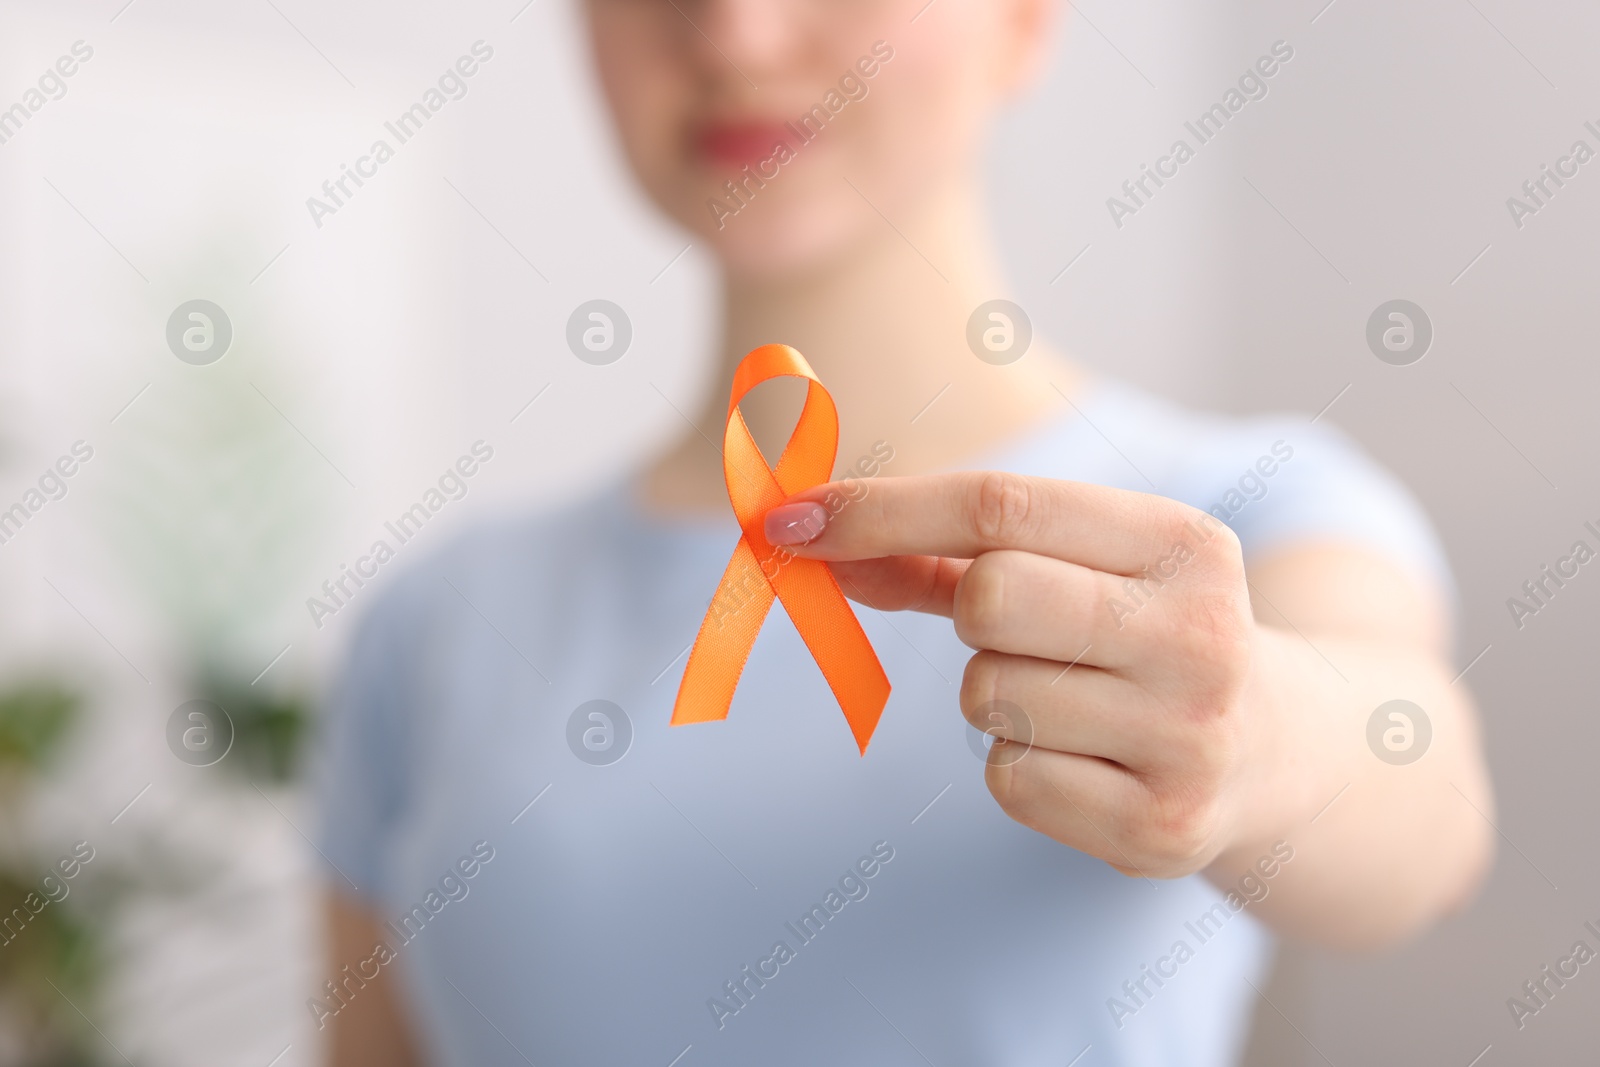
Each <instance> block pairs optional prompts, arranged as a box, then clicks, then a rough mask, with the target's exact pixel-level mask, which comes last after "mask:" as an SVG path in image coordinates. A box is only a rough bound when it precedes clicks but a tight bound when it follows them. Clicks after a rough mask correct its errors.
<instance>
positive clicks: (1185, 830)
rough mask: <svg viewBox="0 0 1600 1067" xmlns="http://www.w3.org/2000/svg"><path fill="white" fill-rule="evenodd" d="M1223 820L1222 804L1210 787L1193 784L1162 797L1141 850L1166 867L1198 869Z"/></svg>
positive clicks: (1187, 869) (1156, 805) (1157, 863)
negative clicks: (1199, 786)
mask: <svg viewBox="0 0 1600 1067" xmlns="http://www.w3.org/2000/svg"><path fill="white" fill-rule="evenodd" d="M1219 820H1220V805H1219V804H1218V803H1217V802H1216V799H1215V797H1214V796H1213V795H1212V794H1211V792H1210V791H1207V790H1202V789H1198V788H1192V789H1188V790H1184V791H1182V792H1178V793H1174V794H1169V795H1167V796H1165V797H1158V798H1157V799H1156V802H1155V805H1154V808H1153V811H1152V815H1151V818H1150V819H1149V820H1148V822H1147V823H1146V825H1145V827H1144V832H1143V833H1142V834H1141V835H1140V836H1141V838H1142V840H1141V841H1140V842H1139V845H1140V849H1139V851H1140V852H1142V853H1143V854H1145V855H1147V856H1148V857H1150V860H1151V863H1152V865H1153V866H1156V867H1158V868H1160V869H1162V870H1165V871H1184V872H1187V871H1192V870H1196V869H1198V868H1199V867H1200V866H1202V865H1203V864H1204V862H1205V861H1206V860H1207V858H1208V854H1209V853H1210V851H1211V849H1212V842H1214V841H1215V840H1216V839H1217V826H1218V822H1219Z"/></svg>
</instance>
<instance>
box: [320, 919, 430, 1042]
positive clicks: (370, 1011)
mask: <svg viewBox="0 0 1600 1067" xmlns="http://www.w3.org/2000/svg"><path fill="white" fill-rule="evenodd" d="M325 913H326V916H327V923H328V960H327V969H328V973H329V974H330V975H339V974H341V973H342V971H343V969H344V968H345V967H346V966H347V965H348V966H350V967H352V969H353V968H354V967H355V964H356V963H357V962H358V961H361V960H366V959H369V958H370V957H371V956H372V954H373V947H374V946H375V945H377V944H378V943H379V942H380V941H384V940H385V938H384V936H383V932H382V923H381V921H380V920H379V919H378V918H377V917H375V916H374V915H373V913H372V912H371V911H370V910H369V909H368V908H367V906H366V905H365V904H364V903H362V902H361V901H360V900H358V899H356V898H355V897H353V896H352V895H351V894H349V893H346V892H342V891H341V890H339V889H337V888H330V889H329V890H328V891H327V894H326V909H325ZM400 966H403V961H401V960H394V961H392V962H390V963H389V964H387V965H385V966H384V967H382V968H381V970H380V971H379V973H378V976H377V977H376V978H374V979H372V980H370V981H367V982H366V984H365V985H364V986H362V987H361V988H360V989H358V990H356V991H355V992H354V994H353V995H350V996H348V997H347V998H346V1002H345V1004H344V1005H343V1007H341V1008H340V1009H339V1011H338V1013H337V1014H335V1015H332V1016H329V1017H328V1018H326V1019H325V1022H326V1032H327V1033H328V1034H329V1043H328V1063H329V1064H330V1065H331V1067H420V1065H421V1063H422V1060H421V1058H420V1056H419V1055H418V1054H417V1048H416V1044H415V1043H414V1041H413V1039H412V1036H411V1031H410V1028H409V1027H408V1025H407V1024H406V1019H405V1015H404V1013H403V1012H402V1011H401V1007H400V990H399V989H398V988H397V985H396V983H397V981H398V980H397V978H396V977H395V968H396V967H400Z"/></svg>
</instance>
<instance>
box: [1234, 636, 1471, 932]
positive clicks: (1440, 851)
mask: <svg viewBox="0 0 1600 1067" xmlns="http://www.w3.org/2000/svg"><path fill="white" fill-rule="evenodd" d="M1260 631H1261V632H1260V635H1259V637H1260V641H1259V645H1258V654H1257V662H1256V665H1255V670H1254V671H1253V675H1254V677H1253V681H1252V693H1251V697H1250V699H1252V700H1258V701H1261V702H1263V708H1262V710H1263V712H1264V714H1263V715H1262V716H1261V718H1260V721H1263V722H1267V723H1271V724H1273V725H1272V727H1271V728H1270V729H1269V730H1266V731H1263V735H1262V736H1261V737H1260V738H1259V739H1258V741H1259V743H1258V744H1256V745H1255V746H1254V750H1253V751H1252V753H1251V755H1250V761H1251V764H1252V766H1249V767H1241V774H1242V775H1244V776H1245V780H1247V781H1249V783H1250V784H1249V786H1248V787H1246V788H1245V789H1243V790H1241V796H1240V803H1239V805H1238V807H1237V809H1236V810H1235V811H1234V812H1233V813H1232V814H1233V819H1234V823H1235V831H1234V841H1233V843H1232V844H1231V845H1230V846H1229V847H1227V848H1226V849H1225V851H1224V852H1223V854H1222V855H1220V856H1219V857H1218V858H1217V859H1216V860H1215V861H1213V862H1212V864H1211V865H1210V866H1209V867H1208V868H1207V872H1206V873H1207V875H1208V876H1209V877H1210V878H1211V879H1212V880H1213V881H1214V882H1216V883H1217V884H1218V885H1219V886H1232V885H1235V884H1237V882H1238V880H1239V878H1240V877H1241V875H1242V874H1243V873H1244V872H1245V871H1246V870H1248V869H1249V868H1251V867H1252V866H1254V865H1255V864H1256V863H1257V861H1258V860H1259V859H1260V858H1261V857H1262V856H1265V855H1268V854H1270V853H1271V850H1272V846H1273V844H1274V842H1276V841H1279V840H1282V841H1286V842H1288V843H1289V845H1290V846H1292V847H1293V848H1294V859H1293V861H1292V862H1290V863H1287V864H1284V865H1282V866H1281V869H1279V870H1278V871H1277V872H1276V874H1275V876H1274V877H1273V878H1272V879H1271V880H1270V881H1269V882H1267V883H1266V884H1267V886H1268V890H1269V891H1268V894H1267V896H1266V897H1265V898H1263V899H1262V900H1261V901H1260V902H1259V903H1257V904H1254V905H1252V906H1251V910H1252V911H1253V912H1255V913H1256V914H1257V915H1258V916H1259V917H1260V918H1262V919H1263V920H1264V921H1266V922H1267V923H1268V924H1269V925H1271V926H1272V927H1274V928H1275V929H1277V930H1278V931H1279V932H1281V933H1283V934H1285V935H1287V936H1292V937H1299V938H1305V939H1307V940H1312V941H1316V942H1320V943H1323V944H1330V945H1336V946H1340V947H1347V948H1365V947H1372V946H1376V945H1381V944H1384V943H1387V942H1390V941H1393V940H1396V939H1398V938H1401V937H1404V936H1406V935H1408V934H1410V933H1412V932H1414V931H1415V930H1417V929H1418V928H1420V927H1422V926H1424V925H1426V924H1427V923H1429V922H1430V921H1432V920H1434V919H1436V918H1438V917H1439V916H1440V915H1442V914H1444V913H1447V912H1449V911H1450V910H1452V909H1453V908H1455V907H1456V906H1458V905H1459V904H1460V903H1462V902H1463V901H1464V899H1465V897H1466V896H1467V895H1468V894H1469V893H1470V892H1471V890H1472V889H1473V888H1474V887H1475V885H1476V884H1477V882H1478V880H1479V879H1480V878H1481V876H1482V874H1483V872H1484V871H1485V870H1486V868H1487V866H1488V862H1489V859H1490V856H1491V854H1492V851H1493V838H1494V830H1493V828H1492V826H1491V825H1490V823H1489V820H1490V819H1492V818H1493V817H1494V811H1493V798H1492V796H1491V788H1490V785H1489V778H1488V774H1487V771H1486V768H1485V767H1484V764H1483V760H1482V756H1481V753H1480V748H1479V742H1478V728H1477V722H1476V716H1475V713H1474V710H1473V707H1472V704H1471V701H1470V698H1469V697H1468V695H1467V693H1466V690H1465V688H1464V684H1463V683H1461V682H1456V683H1455V684H1454V685H1452V684H1451V677H1450V675H1449V674H1448V673H1446V667H1445V665H1444V664H1443V663H1442V662H1440V661H1439V660H1438V659H1437V658H1436V657H1433V656H1430V655H1429V654H1427V653H1426V652H1423V651H1419V650H1413V649H1408V648H1398V649H1397V648H1393V647H1381V646H1380V645H1379V643H1377V642H1373V641H1364V640H1352V639H1350V638H1348V637H1340V636H1329V635H1321V634H1318V633H1307V634H1306V635H1305V636H1304V637H1302V636H1301V635H1300V634H1298V633H1296V632H1295V631H1293V630H1285V629H1280V628H1277V627H1273V626H1265V625H1263V626H1261V628H1260ZM1341 675H1342V677H1341ZM1397 698H1398V699H1404V700H1409V701H1411V702H1412V703H1414V704H1416V705H1418V706H1419V707H1420V708H1422V709H1423V710H1424V712H1425V713H1426V715H1427V718H1428V721H1429V724H1430V725H1431V731H1432V736H1431V739H1429V741H1428V742H1427V749H1426V752H1425V754H1424V755H1423V756H1422V757H1421V758H1419V759H1417V760H1416V761H1415V762H1413V763H1409V764H1404V765H1395V764H1391V763H1389V762H1385V761H1384V760H1383V759H1380V758H1379V757H1378V756H1377V755H1376V754H1375V753H1374V751H1373V750H1372V748H1370V747H1369V745H1368V731H1367V722H1368V719H1369V718H1370V717H1371V716H1372V714H1373V712H1374V710H1375V709H1376V708H1378V706H1379V705H1381V704H1384V703H1385V702H1387V701H1390V700H1394V699H1397Z"/></svg>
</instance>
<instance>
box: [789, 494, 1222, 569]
mask: <svg viewBox="0 0 1600 1067" xmlns="http://www.w3.org/2000/svg"><path fill="white" fill-rule="evenodd" d="M863 486H865V491H864V492H863V491H862V489H863ZM838 501H843V503H842V504H838V503H837V502H838ZM1219 528H1221V524H1220V523H1219V522H1218V521H1217V520H1216V519H1215V518H1213V517H1212V516H1210V515H1208V514H1206V513H1205V512H1202V511H1199V510H1198V509H1196V508H1191V507H1189V506H1188V505H1186V504H1180V503H1178V502H1177V501H1174V500H1168V499H1166V498H1165V497H1159V496H1154V495H1151V494H1148V493H1136V492H1132V491H1130V490H1126V489H1112V488H1108V487H1106V486H1100V485H1088V484H1085V483H1083V482H1067V481H1059V480H1057V479H1053V478H1035V477H1029V476H1027V475H1020V474H1008V473H1005V472H1003V471H962V472H957V473H953V474H928V475H915V476H912V477H905V478H890V477H885V478H875V479H873V480H872V481H871V482H864V481H853V482H849V483H845V482H829V483H827V484H824V485H819V486H815V487H813V488H811V489H807V490H805V491H804V492H801V493H796V494H795V495H794V496H792V497H790V498H789V499H788V500H787V501H785V502H784V503H783V504H780V505H779V506H778V507H775V508H773V509H772V510H771V511H769V512H768V513H767V517H766V521H765V531H764V532H765V533H766V535H767V539H768V540H769V541H770V542H771V543H772V544H774V545H778V544H786V545H787V546H788V548H789V550H790V551H793V552H794V553H796V554H797V555H800V556H804V557H807V558H809V559H820V560H829V561H837V560H857V559H877V558H879V557H882V556H949V557H954V558H958V559H975V558H977V557H978V556H979V555H981V554H982V553H984V552H990V551H994V550H996V549H1017V550H1019V551H1023V552H1034V553H1037V554H1039V555H1044V556H1052V557H1054V558H1056V559H1061V560H1067V561H1070V562H1072V563H1077V564H1080V565H1082V566H1085V567H1092V568H1094V569H1095V570H1099V571H1105V572H1107V573H1111V574H1124V575H1132V574H1137V573H1139V572H1140V571H1141V570H1142V569H1144V568H1145V567H1146V566H1148V565H1149V564H1150V563H1151V561H1152V560H1155V559H1158V558H1160V557H1162V556H1164V555H1166V554H1169V553H1170V552H1171V551H1172V548H1173V546H1174V545H1175V544H1180V543H1185V544H1188V545H1190V546H1191V547H1198V545H1199V544H1200V543H1201V542H1203V541H1206V540H1209V539H1210V537H1211V536H1212V535H1213V534H1215V533H1216V532H1217V530H1218V529H1219ZM819 529H820V531H821V532H820V533H819V532H817V531H818V530H819Z"/></svg>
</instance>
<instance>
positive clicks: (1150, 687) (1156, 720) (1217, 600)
mask: <svg viewBox="0 0 1600 1067" xmlns="http://www.w3.org/2000/svg"><path fill="white" fill-rule="evenodd" d="M827 491H828V487H820V489H819V490H814V491H812V492H809V493H803V494H800V496H799V497H798V498H796V500H797V501H805V500H807V499H809V498H817V497H819V496H820V498H821V499H822V500H823V501H827V495H826V494H827ZM832 503H833V504H834V506H835V507H837V510H838V513H837V514H832V513H831V512H830V508H829V506H828V502H824V503H806V502H790V503H787V504H785V505H783V506H781V507H779V508H775V509H773V511H771V512H769V513H768V515H767V519H766V531H765V532H766V534H767V538H768V540H769V541H772V542H773V543H774V544H775V545H777V544H785V543H787V544H788V545H789V547H791V549H792V550H793V551H795V552H796V553H797V554H799V555H803V556H807V557H810V558H813V559H823V560H828V561H830V562H833V563H834V564H835V566H834V572H835V574H836V576H837V577H838V578H839V580H840V584H841V586H842V588H843V589H844V590H845V592H846V593H847V594H848V595H850V596H851V597H852V598H854V599H856V600H859V601H861V602H863V603H865V604H868V605H870V606H872V607H875V608H879V609H882V610H897V609H913V610H917V611H927V612H936V613H938V614H941V615H946V616H949V617H950V618H951V619H953V620H954V622H955V629H956V634H957V635H958V636H959V637H960V638H961V640H962V641H964V642H966V643H967V644H968V645H970V646H971V647H973V648H974V649H977V650H978V652H977V654H976V655H974V656H973V657H972V659H971V660H970V661H968V663H967V668H966V674H965V676H964V678H963V679H962V684H961V710H962V712H963V713H964V714H965V715H966V717H967V719H968V721H970V722H971V723H972V725H973V726H975V727H977V728H978V729H979V730H983V731H986V732H989V733H992V734H994V735H995V737H996V742H995V745H994V748H993V749H992V751H991V754H990V757H989V762H988V767H987V771H986V778H987V782H988V785H989V789H990V791H991V792H992V793H993V794H994V797H995V799H996V800H997V801H998V802H999V804H1000V806H1001V808H1002V809H1004V810H1005V812H1006V813H1007V814H1009V815H1010V816H1011V817H1012V818H1014V819H1016V820H1017V821H1018V822H1020V823H1022V824H1023V825H1025V826H1029V827H1032V828H1033V829H1035V830H1038V831H1040V832H1041V833H1044V834H1048V835H1049V836H1050V837H1052V838H1054V839H1056V840H1057V841H1060V842H1062V843H1063V844H1067V845H1070V846H1072V847H1073V848H1076V849H1079V850H1080V851H1083V852H1087V853H1089V854H1091V855H1094V856H1097V857H1099V858H1100V859H1103V860H1105V861H1106V862H1107V863H1109V864H1111V865H1112V866H1113V867H1116V868H1117V869H1119V870H1121V871H1123V872H1125V873H1128V874H1135V873H1137V874H1141V875H1149V876H1154V877H1174V876H1178V875H1184V874H1189V873H1192V872H1194V871H1197V870H1200V869H1201V868H1203V867H1205V866H1206V865H1207V864H1209V863H1210V862H1211V861H1212V860H1213V859H1214V858H1215V857H1216V856H1218V855H1219V854H1220V853H1222V852H1224V851H1225V850H1227V849H1228V848H1229V847H1230V846H1231V844H1232V843H1233V842H1234V841H1236V840H1240V839H1249V840H1257V839H1260V838H1261V837H1263V836H1265V835H1266V834H1270V833H1271V832H1272V830H1271V828H1270V827H1263V826H1262V825H1260V824H1261V822H1262V819H1261V818H1260V817H1259V813H1257V812H1254V811H1252V808H1253V805H1252V804H1251V803H1250V801H1251V799H1252V798H1255V797H1258V796H1259V795H1260V792H1261V789H1260V783H1259V781H1258V779H1259V778H1260V775H1259V773H1258V772H1259V770H1260V768H1261V762H1260V758H1261V757H1269V754H1268V753H1266V752H1263V751H1262V748H1263V745H1264V742H1266V741H1268V740H1269V739H1270V740H1271V741H1272V742H1273V743H1277V742H1279V741H1281V740H1282V739H1281V738H1280V737H1278V736H1277V735H1278V733H1279V731H1277V730H1275V729H1273V728H1272V727H1271V724H1270V723H1268V722H1266V721H1263V714H1262V709H1261V708H1260V707H1259V706H1258V704H1257V702H1256V701H1253V700H1252V693H1251V686H1250V682H1251V677H1252V660H1253V658H1254V656H1255V653H1256V640H1255V637H1256V625H1255V620H1254V618H1253V616H1252V613H1251V608H1250V594H1249V588H1248V585H1247V583H1246V581H1245V572H1244V562H1243V558H1242V556H1241V553H1240V549H1239V541H1238V538H1236V537H1235V536H1234V534H1233V532H1232V531H1231V530H1229V529H1228V528H1227V527H1226V526H1224V525H1223V524H1222V523H1220V522H1218V521H1217V520H1216V519H1215V518H1213V517H1212V516H1210V515H1207V514H1206V513H1205V512H1202V511H1198V510H1196V509H1195V508H1191V507H1189V506H1187V505H1185V504H1180V503H1177V502H1175V501H1172V500H1167V499H1165V498H1162V497H1157V496H1150V495H1146V494H1141V493H1132V492H1127V491H1123V490H1118V489H1107V488H1102V487H1098V486H1091V485H1082V484H1077V483H1073V482H1062V481H1052V480H1047V479H1042V478H1027V477H1022V476H1018V475H1011V474H1001V473H994V472H981V473H970V474H967V473H963V474H953V475H938V476H931V477H921V478H891V479H883V480H880V481H875V482H872V483H870V486H869V488H868V490H867V492H866V493H865V494H864V495H860V499H859V500H857V501H852V502H849V503H846V504H844V505H842V506H840V505H839V504H838V503H837V502H836V501H834V502H832ZM796 541H799V543H795V542H796ZM1252 757H1257V758H1252ZM1295 814H1296V812H1294V811H1290V810H1285V809H1284V808H1283V807H1282V806H1278V808H1277V810H1275V811H1272V812H1271V813H1270V815H1271V818H1274V819H1278V820H1282V821H1283V822H1284V824H1285V825H1287V821H1288V820H1291V819H1293V818H1294V816H1295Z"/></svg>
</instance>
